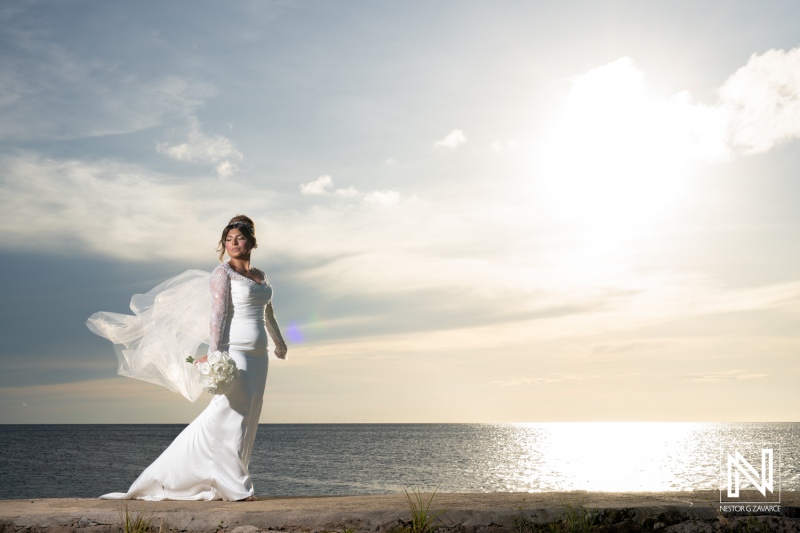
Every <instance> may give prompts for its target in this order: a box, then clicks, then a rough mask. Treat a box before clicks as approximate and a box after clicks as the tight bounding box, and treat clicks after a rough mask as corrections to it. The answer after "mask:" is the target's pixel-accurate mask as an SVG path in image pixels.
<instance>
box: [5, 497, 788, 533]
mask: <svg viewBox="0 0 800 533" xmlns="http://www.w3.org/2000/svg"><path fill="white" fill-rule="evenodd" d="M429 496H430V495H427V496H426V498H427V497H429ZM781 496H782V499H781V504H780V506H779V508H774V507H773V508H772V509H769V512H762V511H763V510H762V509H757V508H756V507H753V508H752V509H751V512H747V511H745V510H741V511H736V510H733V508H731V507H728V510H727V511H726V510H725V508H724V507H723V508H721V507H720V504H719V493H718V492H716V491H713V492H671V493H589V492H564V493H533V494H528V493H486V494H478V493H475V494H450V493H440V494H436V495H435V496H433V499H432V500H431V507H430V513H429V515H430V516H431V517H434V516H435V519H433V520H432V522H431V524H430V527H429V528H428V529H427V531H426V532H421V531H419V530H418V528H416V529H415V527H414V524H413V523H412V520H411V518H412V516H411V512H410V508H409V502H408V500H407V498H406V496H405V495H404V494H390V495H377V496H343V497H321V498H317V497H308V498H274V497H273V498H259V499H258V500H257V501H254V502H177V501H165V502H141V501H127V502H118V501H117V502H114V501H101V500H91V499H50V500H6V501H0V533H66V532H76V533H117V532H123V531H125V528H124V527H123V522H124V521H125V517H126V515H127V516H128V518H129V519H136V518H141V519H142V521H141V522H140V526H148V527H144V528H141V529H140V530H138V531H133V530H132V529H133V528H131V527H129V528H128V530H129V533H145V531H152V532H154V533H155V532H160V533H167V532H199V533H211V532H214V533H257V532H259V531H284V532H311V533H323V532H331V533H333V532H336V533H359V532H368V531H369V532H381V533H383V532H385V533H393V532H396V533H431V532H433V531H434V530H438V531H439V532H440V533H539V532H544V531H548V532H550V531H565V532H590V531H591V532H598V533H634V532H640V531H661V532H668V533H694V532H698V533H699V532H741V533H761V532H800V493H794V492H790V493H784V494H782V495H781Z"/></svg>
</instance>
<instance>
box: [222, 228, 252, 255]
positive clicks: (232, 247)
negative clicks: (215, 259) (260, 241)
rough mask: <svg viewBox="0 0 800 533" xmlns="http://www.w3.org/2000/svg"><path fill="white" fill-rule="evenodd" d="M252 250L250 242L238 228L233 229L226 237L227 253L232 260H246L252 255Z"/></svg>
mask: <svg viewBox="0 0 800 533" xmlns="http://www.w3.org/2000/svg"><path fill="white" fill-rule="evenodd" d="M251 249H252V245H251V244H250V241H249V240H247V237H245V236H244V235H242V232H241V231H239V230H238V229H236V228H232V229H231V230H230V231H229V232H228V235H227V236H226V237H225V251H226V252H227V253H228V255H229V256H230V257H231V259H244V258H246V257H248V256H249V255H250V250H251Z"/></svg>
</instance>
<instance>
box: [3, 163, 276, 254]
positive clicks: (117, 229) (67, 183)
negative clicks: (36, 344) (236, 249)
mask: <svg viewBox="0 0 800 533" xmlns="http://www.w3.org/2000/svg"><path fill="white" fill-rule="evenodd" d="M0 191H1V192H2V194H0V233H1V234H2V236H3V238H2V239H0V247H3V248H8V247H12V248H24V247H25V246H24V245H23V246H22V247H19V246H18V245H16V244H15V242H14V241H15V237H14V236H15V235H16V234H17V233H18V232H19V231H21V230H22V229H23V228H24V229H26V230H30V231H32V232H34V233H35V234H36V235H37V239H36V241H37V243H36V244H35V245H34V246H35V247H37V249H39V247H46V248H48V250H49V251H51V252H53V253H67V254H71V253H80V252H81V251H84V250H86V251H89V252H90V253H94V254H99V255H103V256H111V257H122V258H125V259H129V260H134V261H136V260H149V259H152V258H160V259H164V258H167V259H172V260H175V259H181V258H192V259H193V260H196V259H197V258H198V251H200V250H204V249H207V248H208V247H209V244H210V243H208V242H207V240H208V235H214V234H216V233H217V228H216V226H217V225H218V224H219V223H220V221H221V219H224V217H225V216H228V217H229V216H230V215H229V214H228V209H225V210H224V211H225V212H224V213H223V212H222V211H221V210H220V206H221V205H223V206H225V205H227V206H231V207H230V208H229V210H230V211H237V210H241V211H247V208H248V207H249V208H251V209H252V207H253V206H254V205H261V206H263V205H267V204H269V203H270V199H271V194H270V193H269V192H268V191H265V192H263V193H262V194H260V195H259V200H258V201H257V202H256V201H255V200H254V199H250V198H244V199H243V198H242V197H241V195H238V194H237V192H238V191H236V190H235V189H234V188H231V187H221V186H220V183H219V181H218V180H216V179H213V178H209V179H206V180H202V179H197V180H193V181H192V182H184V183H176V182H175V180H174V179H173V178H172V177H170V176H164V175H161V174H158V173H155V172H152V171H149V170H146V169H143V168H142V167H139V166H136V165H130V164H125V163H120V162H116V161H108V160H101V161H94V162H85V161H79V160H74V159H70V160H54V159H45V158H40V157H35V156H24V157H15V158H11V159H4V160H0ZM234 206H235V207H234ZM251 212H252V211H251ZM166 228H169V230H170V231H171V232H174V233H176V234H179V235H181V238H180V239H173V240H170V242H162V241H160V240H159V239H158V238H157V236H158V235H160V234H162V233H163V232H164V231H165V229H166ZM211 245H212V247H213V243H211Z"/></svg>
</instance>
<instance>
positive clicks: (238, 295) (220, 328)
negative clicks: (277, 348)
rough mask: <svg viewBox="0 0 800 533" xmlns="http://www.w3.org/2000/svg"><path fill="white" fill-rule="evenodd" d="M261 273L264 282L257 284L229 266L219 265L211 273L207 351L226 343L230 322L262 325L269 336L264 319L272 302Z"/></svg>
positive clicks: (226, 264) (265, 278)
mask: <svg viewBox="0 0 800 533" xmlns="http://www.w3.org/2000/svg"><path fill="white" fill-rule="evenodd" d="M259 272H261V271H260V270H259ZM261 274H262V275H263V276H264V280H263V281H262V282H261V283H259V282H257V281H254V280H252V279H250V278H247V277H245V276H242V275H241V274H239V273H238V272H236V271H235V270H233V269H232V268H231V267H230V265H228V263H221V264H220V265H219V266H217V268H215V269H214V271H213V272H212V273H211V320H210V329H209V341H210V342H209V351H210V352H214V351H217V350H219V349H220V346H221V345H223V344H225V343H226V341H227V339H226V336H227V335H226V333H227V332H228V331H229V329H230V325H231V323H232V322H233V321H237V322H240V321H246V322H256V323H259V324H264V325H265V326H266V327H267V328H268V329H270V333H272V331H271V330H272V328H270V327H269V326H270V324H267V323H266V322H265V316H264V311H265V309H266V307H267V306H268V305H270V303H271V300H272V287H271V286H270V285H269V282H268V281H267V277H266V275H264V273H263V272H261Z"/></svg>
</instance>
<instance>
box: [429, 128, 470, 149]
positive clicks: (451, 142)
mask: <svg viewBox="0 0 800 533" xmlns="http://www.w3.org/2000/svg"><path fill="white" fill-rule="evenodd" d="M465 142H467V137H466V136H465V135H464V132H463V131H461V130H453V131H451V132H450V133H448V134H447V135H446V136H445V137H444V138H443V139H440V140H438V141H436V142H435V143H433V146H436V147H439V146H441V147H444V148H458V146H459V145H461V144H464V143H465Z"/></svg>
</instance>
